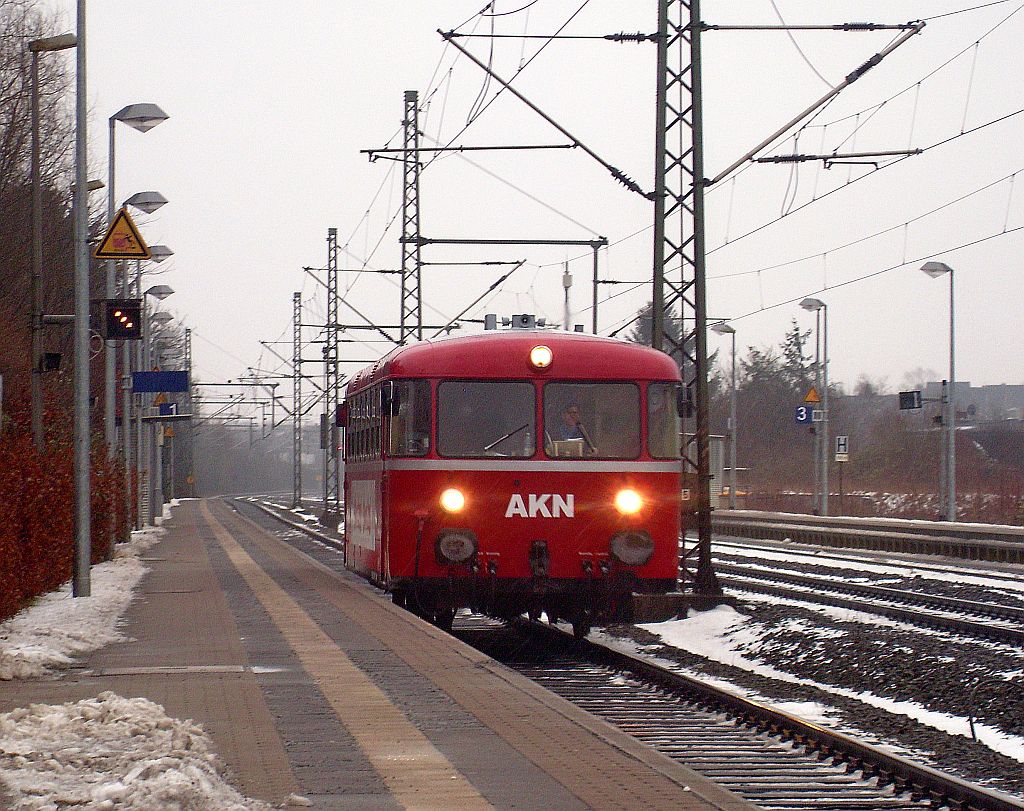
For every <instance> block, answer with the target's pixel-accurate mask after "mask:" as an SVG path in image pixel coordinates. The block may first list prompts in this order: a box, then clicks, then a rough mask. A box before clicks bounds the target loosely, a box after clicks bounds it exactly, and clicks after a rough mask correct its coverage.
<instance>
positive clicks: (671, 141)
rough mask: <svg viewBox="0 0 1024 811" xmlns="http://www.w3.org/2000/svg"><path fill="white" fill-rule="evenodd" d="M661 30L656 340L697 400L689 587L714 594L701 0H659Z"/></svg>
mask: <svg viewBox="0 0 1024 811" xmlns="http://www.w3.org/2000/svg"><path fill="white" fill-rule="evenodd" d="M658 32H659V37H658V59H657V73H658V85H657V117H656V133H655V153H656V160H655V183H654V289H653V295H652V312H651V315H652V324H651V345H652V346H653V347H654V348H655V349H661V350H663V351H665V352H668V353H669V354H671V355H672V356H673V357H675V358H676V359H677V360H678V361H679V363H680V366H681V368H682V375H683V384H684V386H685V387H686V393H687V400H688V402H689V403H691V404H692V405H693V410H694V413H693V417H692V419H693V420H694V421H695V422H696V426H695V428H694V430H693V432H692V434H691V438H690V439H688V440H687V441H686V442H685V448H684V452H683V470H684V472H686V473H691V474H692V473H696V476H697V488H696V489H697V498H698V502H697V531H698V537H699V540H698V543H697V547H696V549H695V552H696V554H697V570H696V574H695V575H694V577H693V582H692V584H687V583H684V588H685V587H687V586H688V585H692V588H693V590H694V592H695V593H696V594H700V595H708V596H713V595H719V594H721V593H722V588H721V586H720V585H719V583H718V578H717V576H716V575H715V572H714V568H713V566H712V563H711V464H710V452H709V446H708V434H709V429H708V424H709V416H708V380H707V332H706V326H707V309H706V303H705V264H704V258H705V257H704V182H705V181H704V154H703V143H702V139H703V120H702V109H701V75H700V32H701V22H700V0H688V1H684V0H658ZM673 275H675V276H677V278H678V279H679V281H678V283H677V282H675V281H673V279H672V276H673ZM677 327H678V328H677ZM690 421H691V420H690V418H689V417H688V418H687V421H686V422H690ZM684 436H685V432H684ZM689 554H691V553H687V555H689ZM685 562H686V561H685V560H684V561H683V563H684V565H683V567H682V568H683V570H684V571H688V569H687V568H686V566H685Z"/></svg>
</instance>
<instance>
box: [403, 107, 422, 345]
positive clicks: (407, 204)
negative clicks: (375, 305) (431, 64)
mask: <svg viewBox="0 0 1024 811" xmlns="http://www.w3.org/2000/svg"><path fill="white" fill-rule="evenodd" d="M402 126H403V128H404V138H403V141H402V148H403V150H404V151H403V152H402V239H401V242H400V244H401V246H402V302H401V315H400V316H399V321H398V324H399V335H398V340H399V342H400V343H403V344H404V343H405V342H406V341H408V340H409V339H410V338H416V339H417V340H422V338H423V291H422V288H421V287H420V278H421V273H420V271H421V262H420V154H419V147H420V130H419V93H417V92H416V91H415V90H406V91H405V114H404V116H403V118H402Z"/></svg>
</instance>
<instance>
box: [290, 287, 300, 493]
mask: <svg viewBox="0 0 1024 811" xmlns="http://www.w3.org/2000/svg"><path fill="white" fill-rule="evenodd" d="M301 506H302V294H301V293H292V507H301Z"/></svg>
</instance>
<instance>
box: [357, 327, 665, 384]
mask: <svg viewBox="0 0 1024 811" xmlns="http://www.w3.org/2000/svg"><path fill="white" fill-rule="evenodd" d="M539 344H544V345H545V346H548V347H550V349H551V353H552V358H553V359H552V363H551V366H550V367H548V368H547V369H545V370H543V371H540V372H538V371H537V370H536V369H534V368H533V367H532V366H531V365H530V361H529V358H530V350H531V349H533V347H535V346H537V345H539ZM385 377H454V378H459V377H482V378H488V377H490V378H503V379H508V378H533V377H540V378H547V377H550V378H553V379H565V378H579V379H583V380H613V379H617V380H621V379H623V378H628V379H648V380H678V379H679V367H678V366H677V365H676V363H675V361H674V360H672V358H670V357H669V356H668V355H666V354H665V353H664V352H659V351H657V350H654V349H651V348H650V347H648V346H643V345H641V344H636V343H632V342H630V341H623V340H619V339H617V338H602V337H599V336H596V335H587V334H585V333H580V332H560V331H557V330H525V329H512V330H501V331H497V330H495V331H487V332H483V333H479V334H476V335H466V336H459V337H457V338H443V339H439V340H432V341H422V342H420V343H415V344H411V345H409V346H401V347H398V348H397V349H395V350H393V351H392V352H390V353H389V354H387V355H385V356H384V357H382V358H381V359H380V360H378V361H377V362H376V363H374V364H373V365H372V366H367V367H366V368H364V369H362V370H360V371H359V372H357V373H356V374H355V375H353V376H352V378H351V380H350V381H349V383H348V386H347V387H346V391H347V392H352V391H356V390H358V389H362V388H363V387H364V386H367V385H370V384H372V383H375V382H377V381H378V380H380V379H382V378H385Z"/></svg>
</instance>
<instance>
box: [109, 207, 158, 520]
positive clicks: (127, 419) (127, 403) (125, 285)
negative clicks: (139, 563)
mask: <svg viewBox="0 0 1024 811" xmlns="http://www.w3.org/2000/svg"><path fill="white" fill-rule="evenodd" d="M166 202H167V198H166V197H164V196H163V195H162V194H160V192H156V191H140V192H136V193H135V194H133V195H132V196H131V197H129V198H128V199H127V200H125V201H124V204H123V205H126V206H132V207H133V208H137V209H139V210H140V211H143V212H145V213H146V214H152V213H153V212H154V211H156V210H157V209H158V208H160V207H161V206H162V205H164V204H165V203H166ZM162 247H165V248H166V246H162ZM167 250H169V249H167ZM164 258H166V257H165V256H160V257H158V258H157V260H156V261H158V262H160V261H163V259H164ZM138 269H139V268H138V266H136V270H138ZM131 287H132V284H131V280H130V279H129V277H128V274H127V273H125V274H124V278H123V279H122V288H121V291H122V295H123V296H124V297H125V298H131V297H132V296H131ZM135 292H136V294H138V297H139V298H141V296H142V294H141V293H140V292H139V291H138V289H136V291H135ZM130 343H131V342H130V341H122V342H121V365H122V367H123V369H124V376H123V377H122V381H123V382H122V385H121V386H120V389H121V394H120V397H121V426H122V428H121V431H122V443H121V445H122V448H121V450H122V453H123V456H122V460H123V462H124V492H125V509H126V512H127V523H128V524H129V525H132V526H135V522H134V521H133V520H132V516H131V495H132V474H131V470H132V464H131V456H132V454H131V445H132V443H131V441H130V437H131V412H132V395H131V370H132V351H131V346H130ZM140 371H141V370H140ZM114 394H115V396H117V391H116V387H115V392H114Z"/></svg>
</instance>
